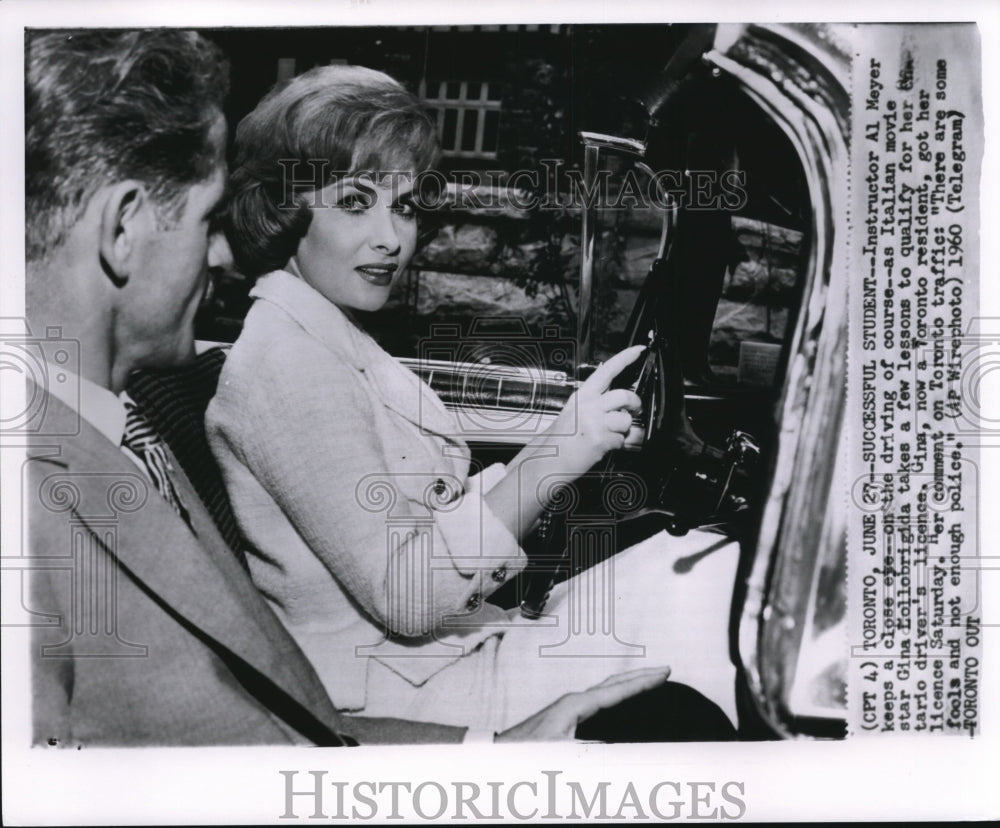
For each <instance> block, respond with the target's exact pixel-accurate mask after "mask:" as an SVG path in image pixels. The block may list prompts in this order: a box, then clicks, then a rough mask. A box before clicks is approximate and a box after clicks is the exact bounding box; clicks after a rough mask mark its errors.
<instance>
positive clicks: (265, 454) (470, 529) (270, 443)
mask: <svg viewBox="0 0 1000 828" xmlns="http://www.w3.org/2000/svg"><path fill="white" fill-rule="evenodd" d="M239 356H240V355H239V354H237V353H236V352H235V350H234V353H233V354H232V355H231V356H230V360H238V359H239ZM243 356H247V354H244V355H243ZM229 369H232V370H229ZM305 369H307V370H305ZM223 379H224V380H225V382H223V383H222V384H220V388H219V391H218V394H217V396H216V399H215V400H214V401H213V403H212V407H211V408H210V412H209V435H210V439H211V441H212V443H213V447H215V448H216V449H217V448H218V444H219V443H220V442H222V443H224V444H225V450H226V451H229V452H231V453H232V454H233V455H234V456H235V457H236V458H238V460H239V461H240V462H241V463H242V464H244V465H245V466H246V468H247V470H248V471H249V472H250V474H252V475H253V476H254V478H255V479H256V480H257V482H258V483H259V484H260V485H261V486H263V488H264V489H265V490H266V491H267V493H268V494H269V495H270V497H271V498H272V499H273V500H274V501H275V502H276V503H277V505H278V506H279V507H280V509H281V510H282V512H283V513H284V514H285V515H286V516H287V518H288V520H289V521H290V522H291V524H292V525H293V526H294V528H295V530H296V532H297V533H298V535H299V536H300V537H301V538H302V540H303V541H304V542H305V543H306V544H307V545H308V547H309V548H310V550H311V551H312V552H313V553H314V554H315V555H316V556H317V557H318V558H319V559H320V560H321V561H322V563H323V564H324V565H325V567H326V568H327V569H328V570H329V571H330V572H331V573H332V574H333V576H334V577H335V578H336V579H337V580H338V582H339V583H340V584H341V585H342V586H343V587H344V588H345V589H346V590H347V591H348V592H349V593H350V594H351V596H352V598H353V599H354V600H356V601H357V602H358V603H359V604H360V605H361V606H362V607H363V608H364V610H366V611H367V613H369V614H370V615H371V616H373V617H374V618H376V619H378V620H379V621H381V622H383V623H385V624H387V625H388V627H389V629H391V630H392V631H393V632H394V633H396V634H398V635H403V636H421V635H425V634H427V633H428V632H430V631H431V630H432V629H433V628H435V627H436V626H438V625H439V624H440V623H441V621H442V619H443V618H444V617H445V616H447V615H454V614H463V613H468V612H470V611H473V610H475V609H476V608H477V607H478V605H479V603H480V602H481V601H482V600H483V599H484V598H485V597H486V596H487V595H489V594H490V593H491V592H493V591H494V590H495V589H496V588H497V587H499V586H500V584H501V583H502V582H503V580H504V579H505V578H506V576H507V574H508V573H509V574H513V573H514V572H516V571H518V570H519V569H521V568H523V567H524V565H525V562H526V558H525V556H524V553H523V551H522V550H521V549H520V546H519V544H518V542H517V540H516V538H514V537H513V535H511V533H510V532H509V531H508V530H507V529H506V527H505V526H504V525H503V524H502V523H501V522H500V521H499V520H498V519H497V518H496V517H495V516H494V515H493V514H492V513H491V512H490V510H489V509H488V507H487V505H486V502H485V500H484V498H483V497H482V492H481V491H480V488H479V486H478V480H477V478H476V477H473V478H470V479H467V480H461V479H458V478H456V477H455V476H454V475H447V474H438V473H435V472H434V470H433V469H425V468H422V467H416V468H413V467H410V470H409V471H406V472H401V471H399V470H398V469H390V468H389V467H388V463H387V461H386V459H385V453H384V447H383V443H382V439H381V436H380V435H379V434H378V433H377V432H376V429H375V428H374V427H373V422H374V421H375V418H374V413H375V412H374V411H373V410H372V402H371V398H370V396H369V393H367V392H366V389H365V388H364V387H363V385H362V383H363V382H364V379H363V377H362V376H361V373H360V372H359V370H358V369H357V368H355V367H353V366H351V365H348V364H345V363H344V362H343V361H341V360H338V359H337V357H336V356H335V355H333V354H331V352H330V351H329V350H328V349H326V348H325V347H324V346H323V345H322V344H320V343H318V342H316V341H315V340H314V339H312V338H311V337H308V336H297V337H296V336H291V337H280V338H276V340H275V341H274V342H273V345H272V346H271V347H269V348H268V349H267V350H266V351H265V352H263V353H259V354H257V355H254V356H253V357H252V358H251V359H248V360H247V361H245V362H243V363H240V362H238V361H237V362H235V363H234V364H233V365H231V366H227V370H226V371H225V372H224V374H223ZM419 439H420V437H419V435H417V434H415V435H414V440H415V442H416V441H419ZM414 448H415V450H419V449H420V446H419V445H418V446H415V447H414ZM217 453H218V451H217ZM222 465H223V470H224V472H225V464H224V463H223V464H222ZM495 474H496V473H495V471H494V472H491V474H490V475H487V477H490V478H491V479H492V478H494V477H495ZM404 478H405V479H404ZM491 482H492V480H491ZM414 491H420V492H421V495H420V496H419V497H417V496H414V494H413V493H414ZM262 551H263V552H264V553H265V554H266V550H262Z"/></svg>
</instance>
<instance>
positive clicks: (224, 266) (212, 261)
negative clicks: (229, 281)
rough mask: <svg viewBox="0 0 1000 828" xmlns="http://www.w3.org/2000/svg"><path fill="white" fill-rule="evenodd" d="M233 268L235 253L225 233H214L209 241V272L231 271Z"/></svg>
mask: <svg viewBox="0 0 1000 828" xmlns="http://www.w3.org/2000/svg"><path fill="white" fill-rule="evenodd" d="M232 267H233V251H232V250H230V249H229V242H228V241H227V240H226V236H225V234H224V233H213V234H212V236H211V237H210V238H209V240H208V268H209V270H214V269H219V270H231V269H232Z"/></svg>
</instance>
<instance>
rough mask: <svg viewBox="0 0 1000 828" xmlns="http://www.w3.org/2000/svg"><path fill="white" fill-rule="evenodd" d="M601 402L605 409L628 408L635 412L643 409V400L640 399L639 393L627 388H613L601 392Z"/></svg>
mask: <svg viewBox="0 0 1000 828" xmlns="http://www.w3.org/2000/svg"><path fill="white" fill-rule="evenodd" d="M601 404H602V405H603V406H604V410H605V411H613V410H615V409H618V408H627V409H628V410H629V411H631V412H632V413H633V414H638V413H639V412H640V411H641V410H642V400H641V399H639V395H638V394H636V393H635V391H629V390H628V389H627V388H612V389H611V390H610V391H606V392H605V393H603V394H601Z"/></svg>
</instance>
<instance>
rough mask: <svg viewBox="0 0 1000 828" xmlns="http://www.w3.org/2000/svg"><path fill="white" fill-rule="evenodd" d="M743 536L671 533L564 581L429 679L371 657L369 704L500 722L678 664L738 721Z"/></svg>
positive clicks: (679, 673) (447, 718) (441, 719)
mask: <svg viewBox="0 0 1000 828" xmlns="http://www.w3.org/2000/svg"><path fill="white" fill-rule="evenodd" d="M738 560H739V546H738V544H736V543H735V542H732V541H726V539H725V538H724V537H723V536H721V535H717V534H712V533H709V532H703V531H697V530H695V531H692V532H690V533H688V534H687V535H686V536H684V537H680V538H677V537H673V536H671V535H668V534H666V533H665V532H664V533H660V534H657V535H654V536H653V537H650V538H648V539H646V540H645V541H643V542H642V543H639V544H636V545H635V546H633V547H630V548H629V549H626V550H624V551H622V552H621V553H619V554H618V555H614V556H612V557H610V558H608V559H607V560H605V561H604V562H602V563H600V564H597V565H596V566H594V567H592V568H591V569H588V570H585V571H583V572H581V573H580V574H579V575H576V576H574V577H573V578H570V579H569V580H567V581H565V582H564V583H562V584H559V585H558V586H557V587H556V588H555V589H553V590H552V595H551V597H550V598H549V601H548V604H547V605H546V607H545V615H544V616H542V617H541V618H539V619H537V620H527V619H524V618H522V617H521V616H520V613H519V611H518V610H517V609H514V610H511V611H510V613H509V614H508V618H509V620H510V626H508V627H506V628H505V629H503V630H500V631H498V634H497V635H495V636H491V637H490V638H488V639H487V640H486V641H485V642H483V643H482V644H481V645H479V646H478V647H476V648H475V649H474V650H472V651H471V652H470V653H468V654H466V655H464V656H463V657H461V658H459V659H458V660H456V661H455V662H454V663H453V664H450V665H449V666H447V667H445V668H444V669H442V670H441V671H440V672H438V673H436V674H435V675H433V676H432V677H431V678H430V679H428V680H427V681H426V682H424V683H423V684H421V685H414V684H411V683H410V682H409V681H407V680H406V679H405V678H403V677H402V676H400V675H399V674H398V673H396V672H395V671H394V670H392V669H391V668H390V667H387V666H386V665H385V664H383V663H381V662H380V661H378V660H376V659H369V665H368V691H367V700H366V703H365V708H364V710H363V711H352V712H353V713H354V714H355V715H364V716H388V717H393V718H400V719H410V720H414V721H425V722H437V723H440V724H450V725H460V726H466V727H470V728H472V729H477V730H479V729H481V730H487V731H495V732H500V731H503V730H506V729H507V728H509V727H511V726H512V725H515V724H517V723H519V722H521V721H523V720H524V719H527V718H528V717H529V716H531V715H532V714H533V713H535V712H537V711H539V710H541V709H542V708H543V707H546V706H547V705H549V704H551V703H552V702H554V701H555V700H556V699H558V698H559V697H560V696H562V695H564V694H566V693H569V692H574V691H578V690H585V689H586V688H588V687H591V686H593V685H595V684H599V683H600V682H601V681H603V680H604V679H606V678H608V677H609V676H611V675H614V674H617V673H622V672H625V671H627V670H633V669H637V668H640V667H658V666H661V665H669V666H670V668H671V673H670V680H671V681H676V682H681V683H683V684H687V685H689V686H690V687H692V688H694V689H695V690H697V691H699V692H700V693H702V694H703V695H704V696H706V697H707V698H708V699H710V700H711V701H713V702H715V703H716V704H717V705H718V706H719V707H720V708H721V709H722V710H723V712H725V713H726V715H727V716H728V717H729V719H730V720H731V721H732V723H733V724H734V725H735V724H736V721H737V720H736V697H735V682H736V670H735V667H734V666H733V663H732V661H731V659H730V637H729V624H730V609H731V605H732V596H733V586H734V583H735V579H736V568H737V564H738Z"/></svg>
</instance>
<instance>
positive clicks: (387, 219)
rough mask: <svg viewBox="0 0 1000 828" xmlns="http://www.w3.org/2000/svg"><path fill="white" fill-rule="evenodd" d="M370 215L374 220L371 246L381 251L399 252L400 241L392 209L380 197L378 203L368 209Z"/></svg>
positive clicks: (387, 253)
mask: <svg viewBox="0 0 1000 828" xmlns="http://www.w3.org/2000/svg"><path fill="white" fill-rule="evenodd" d="M368 215H369V216H370V217H371V222H372V223H371V228H370V235H369V237H368V244H369V246H370V247H371V248H372V250H376V251H378V252H379V253H383V254H385V255H388V256H395V255H396V254H397V253H399V249H400V242H399V234H398V233H397V232H396V222H395V221H394V220H393V212H392V210H391V209H389V208H388V207H387V206H386V205H385V204H384V203H383V200H382V199H381V198H380V199H379V201H378V203H377V204H375V206H374V207H373V208H372V209H370V210H369V211H368Z"/></svg>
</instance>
